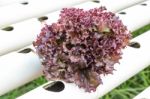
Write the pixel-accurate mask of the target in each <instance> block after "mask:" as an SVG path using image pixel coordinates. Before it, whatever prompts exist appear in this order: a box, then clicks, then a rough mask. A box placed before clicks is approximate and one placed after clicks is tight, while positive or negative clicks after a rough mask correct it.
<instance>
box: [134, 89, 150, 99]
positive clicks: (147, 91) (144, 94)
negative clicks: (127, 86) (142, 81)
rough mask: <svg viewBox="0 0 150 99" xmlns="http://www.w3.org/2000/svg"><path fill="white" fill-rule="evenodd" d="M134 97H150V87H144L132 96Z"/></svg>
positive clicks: (149, 98)
mask: <svg viewBox="0 0 150 99" xmlns="http://www.w3.org/2000/svg"><path fill="white" fill-rule="evenodd" d="M134 99H150V87H148V88H146V89H145V90H144V91H143V92H141V93H140V94H138V95H137V96H136V97H134Z"/></svg>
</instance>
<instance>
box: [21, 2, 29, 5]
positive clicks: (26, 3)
mask: <svg viewBox="0 0 150 99" xmlns="http://www.w3.org/2000/svg"><path fill="white" fill-rule="evenodd" d="M21 4H22V5H28V4H29V3H28V2H23V3H21Z"/></svg>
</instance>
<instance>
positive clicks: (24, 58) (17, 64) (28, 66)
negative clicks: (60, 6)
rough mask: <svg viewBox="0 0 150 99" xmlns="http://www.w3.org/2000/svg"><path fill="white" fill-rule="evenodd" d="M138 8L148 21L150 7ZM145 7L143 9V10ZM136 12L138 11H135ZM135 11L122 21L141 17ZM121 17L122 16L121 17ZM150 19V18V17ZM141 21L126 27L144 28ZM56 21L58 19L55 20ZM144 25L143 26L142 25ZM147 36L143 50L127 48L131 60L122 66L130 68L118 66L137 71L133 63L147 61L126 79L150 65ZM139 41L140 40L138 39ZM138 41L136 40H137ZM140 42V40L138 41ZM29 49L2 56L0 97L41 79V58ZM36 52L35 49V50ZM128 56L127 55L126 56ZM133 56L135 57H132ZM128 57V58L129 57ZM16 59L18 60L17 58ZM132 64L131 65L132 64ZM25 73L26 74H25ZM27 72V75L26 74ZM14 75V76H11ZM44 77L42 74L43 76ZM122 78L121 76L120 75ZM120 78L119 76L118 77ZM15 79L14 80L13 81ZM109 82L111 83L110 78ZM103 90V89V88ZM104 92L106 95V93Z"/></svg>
mask: <svg viewBox="0 0 150 99" xmlns="http://www.w3.org/2000/svg"><path fill="white" fill-rule="evenodd" d="M145 3H148V2H145ZM137 6H138V7H140V8H141V9H139V11H138V12H139V13H142V14H143V17H146V19H147V16H150V15H149V13H147V12H145V13H144V11H143V10H145V11H146V10H147V9H150V7H145V6H142V5H141V4H139V5H137ZM137 6H134V7H137ZM142 7H143V8H142ZM131 9H133V8H132V7H131ZM128 11H129V12H130V8H129V9H128V10H126V13H128ZM135 11H136V10H135ZM135 11H133V12H132V13H130V15H128V16H127V17H125V16H126V15H124V17H122V20H123V21H124V22H126V21H127V20H130V18H131V17H133V15H134V16H138V15H139V13H134V12H135ZM57 16H58V15H57ZM57 16H55V14H54V15H53V18H57ZM120 16H122V15H120ZM149 18H150V17H149ZM140 19H141V17H137V18H136V20H133V21H128V22H127V23H126V25H127V26H128V28H130V27H132V26H133V25H136V26H138V25H137V24H139V25H140V26H144V25H145V24H147V22H146V21H144V22H146V23H143V21H142V20H141V21H139V20H140ZM55 20H56V19H55ZM149 20H150V19H149ZM47 22H48V23H49V22H50V20H48V21H47ZM136 22H138V23H136ZM141 24H142V25H141ZM134 28H135V29H137V28H136V27H134ZM39 29H40V27H39ZM135 29H133V28H132V30H131V31H134V30H135ZM146 37H149V35H147V36H146ZM146 37H145V36H141V38H140V39H139V42H140V43H141V46H142V47H141V48H140V49H133V48H130V47H128V48H127V51H129V52H126V51H125V52H126V53H125V54H124V57H125V58H123V60H126V58H129V59H127V61H128V60H129V61H128V62H127V61H125V62H123V63H122V64H121V66H124V65H125V66H126V67H128V68H124V67H121V66H117V68H116V69H117V70H118V71H120V69H119V67H120V68H123V69H131V70H132V69H135V68H136V64H133V62H135V61H137V60H138V59H137V58H140V59H141V58H143V57H144V58H143V59H145V60H143V59H142V60H140V61H139V62H141V63H140V64H139V65H138V66H140V65H141V68H138V67H137V69H138V70H135V71H133V72H128V73H130V74H131V75H130V74H129V75H128V74H127V75H126V73H123V75H124V76H126V77H128V78H129V77H131V76H132V75H133V74H135V72H139V71H140V70H142V69H144V68H145V66H147V65H148V64H149V61H148V60H149V59H150V58H149V55H148V54H146V53H148V50H149V45H148V44H147V42H146V40H147V38H146ZM137 39H138V38H137ZM137 39H136V40H137ZM142 39H143V40H145V41H144V42H145V43H144V42H143V41H142ZM137 41H138V40H137ZM145 44H147V45H145ZM27 48H31V49H33V48H32V46H28V47H27ZM27 48H25V49H26V50H25V51H24V50H23V51H22V50H21V52H22V53H18V52H13V53H10V54H7V55H4V56H1V57H0V68H1V69H0V80H1V81H3V82H1V84H0V95H2V94H4V93H6V92H8V91H10V90H12V89H14V88H16V87H19V86H21V85H23V84H25V83H26V82H30V81H31V80H33V79H35V78H37V77H39V75H37V74H40V73H41V69H42V66H41V65H40V60H39V58H38V56H37V55H36V54H35V53H33V52H32V51H31V52H30V49H27ZM144 49H145V51H143V50H144ZM33 50H34V49H33ZM128 53H130V54H131V55H129V56H128ZM126 54H127V55H126ZM135 54H137V55H135ZM139 54H140V55H145V56H143V57H142V56H139V57H138V55H139ZM132 55H133V56H132ZM134 55H135V56H137V57H136V58H135V59H137V60H134V61H133V62H131V61H132V60H133V59H132V57H134ZM127 56H128V57H127ZM15 57H16V58H15ZM130 58H131V60H130ZM3 60H5V61H3ZM130 63H131V64H130ZM132 66H133V67H135V68H132ZM16 68H17V70H16ZM8 69H9V72H6V71H8ZM4 71H5V72H4ZM24 71H25V72H24ZM22 72H24V73H22ZM26 72H27V73H26ZM11 74H12V75H11ZM41 75H42V74H41ZM120 76H121V75H120ZM111 77H115V76H111ZM117 77H118V76H117ZM128 78H124V80H126V79H128ZM10 79H11V84H10V83H9V82H8V81H10ZM13 79H14V80H13ZM118 79H123V78H122V77H118ZM18 81H20V82H19V83H18ZM24 81H26V82H24ZM108 81H109V78H108ZM112 81H116V82H115V83H116V85H115V86H114V87H116V86H117V85H119V84H120V83H121V81H122V80H121V81H120V80H119V81H117V80H112ZM112 81H109V82H112ZM104 82H105V83H107V80H106V81H105V80H104ZM114 87H112V88H114ZM101 88H102V87H101ZM103 89H104V90H105V91H106V92H107V91H110V90H108V89H109V87H108V88H103ZM105 91H104V93H106V92H105ZM104 93H102V94H104Z"/></svg>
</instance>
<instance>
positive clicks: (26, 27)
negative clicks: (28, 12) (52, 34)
mask: <svg viewBox="0 0 150 99" xmlns="http://www.w3.org/2000/svg"><path fill="white" fill-rule="evenodd" d="M104 1H107V0H104ZM112 1H113V0H111V2H112ZM125 1H126V0H125ZM127 1H128V0H127ZM135 1H136V2H137V1H138V0H135ZM138 2H139V1H138ZM132 3H133V2H131V3H129V1H128V4H132ZM134 3H135V2H134ZM100 4H101V3H100ZM109 4H111V3H106V7H108V8H109V9H110V10H114V8H113V7H114V6H111V5H109ZM112 4H114V3H112ZM115 4H118V3H115ZM104 5H105V3H104ZM107 5H108V6H107ZM120 5H122V6H120ZM116 6H119V7H117V8H115V10H118V9H119V8H123V7H126V5H125V4H124V3H120V4H118V5H116ZM77 7H79V8H84V9H90V8H94V7H99V4H97V3H94V2H87V3H84V4H81V5H78V6H77ZM136 8H138V9H144V10H149V9H150V7H146V8H144V7H143V6H141V7H140V6H138V7H136ZM129 10H130V8H129ZM138 11H139V12H141V13H144V12H143V11H142V10H138ZM131 12H132V13H133V12H134V13H135V14H137V15H139V13H138V12H137V11H136V9H134V10H133V11H131ZM59 13H60V12H59V11H57V12H53V13H50V14H48V15H45V16H47V17H48V18H49V19H48V20H47V23H49V24H50V23H52V22H55V21H56V20H57V19H58V17H59ZM132 13H130V14H127V15H129V16H131V15H133V14H132ZM140 15H141V14H140ZM142 15H143V16H145V17H143V18H145V19H148V18H149V13H144V14H142ZM41 16H42V15H41ZM0 17H1V16H0ZM125 17H126V16H125ZM6 18H7V17H6ZM8 18H12V17H8ZM129 18H132V17H129ZM137 18H138V17H137ZM145 19H144V20H145ZM11 20H13V19H11ZM16 20H18V19H16ZM144 20H138V21H144ZM0 21H1V18H0ZM8 22H9V21H8ZM127 22H128V21H127ZM148 22H149V21H147V22H145V24H147V23H148ZM130 23H131V22H130ZM0 24H1V23H0ZM142 25H143V24H142ZM40 27H41V24H40V22H39V21H37V19H36V18H34V19H31V20H28V21H24V22H20V23H17V24H14V25H13V28H14V30H12V31H4V30H0V42H1V43H0V55H4V54H6V53H8V52H11V51H14V50H17V49H19V48H22V47H25V46H27V45H30V44H31V43H32V41H33V40H34V39H35V38H36V36H37V34H38V33H40ZM8 39H9V40H8ZM18 41H19V42H18Z"/></svg>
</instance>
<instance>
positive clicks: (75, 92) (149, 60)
mask: <svg viewBox="0 0 150 99" xmlns="http://www.w3.org/2000/svg"><path fill="white" fill-rule="evenodd" d="M149 38H150V31H148V32H146V33H144V34H142V35H140V36H138V37H136V38H134V39H133V40H132V41H135V42H138V43H139V44H140V45H141V47H140V48H138V49H136V48H131V47H127V48H126V49H125V50H123V58H122V59H121V60H120V64H116V65H115V69H116V71H114V74H113V75H107V76H105V77H104V76H103V77H102V80H103V85H100V86H99V87H98V88H97V91H96V92H94V93H86V92H84V90H81V89H79V88H78V87H77V86H75V84H68V83H64V82H63V83H64V85H65V88H64V90H62V91H61V92H54V91H48V90H45V89H44V88H43V87H44V86H46V85H48V84H50V83H52V82H48V83H46V84H44V85H42V86H40V87H38V88H36V89H34V90H32V91H30V92H28V93H26V94H25V95H23V96H21V97H19V98H18V99H34V98H36V97H38V98H39V99H50V98H52V99H60V98H63V99H98V98H99V97H101V96H103V95H105V94H106V93H108V92H109V91H111V90H112V89H114V88H115V87H117V86H118V85H120V84H121V83H123V82H124V81H126V80H127V79H129V78H130V77H132V76H134V75H135V74H137V73H138V72H139V71H141V70H143V69H144V68H146V67H147V66H148V65H149V64H150V54H148V53H149V51H150V45H149ZM59 87H60V85H58V88H59Z"/></svg>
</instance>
